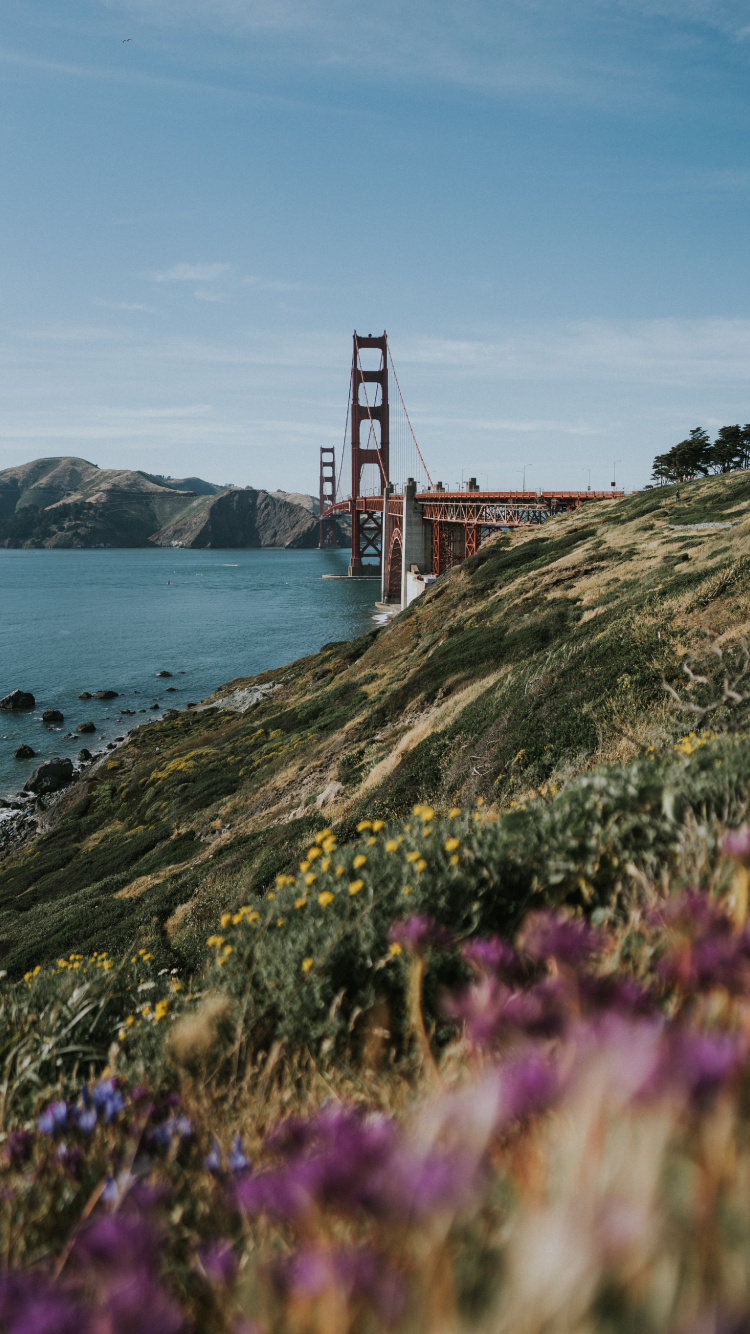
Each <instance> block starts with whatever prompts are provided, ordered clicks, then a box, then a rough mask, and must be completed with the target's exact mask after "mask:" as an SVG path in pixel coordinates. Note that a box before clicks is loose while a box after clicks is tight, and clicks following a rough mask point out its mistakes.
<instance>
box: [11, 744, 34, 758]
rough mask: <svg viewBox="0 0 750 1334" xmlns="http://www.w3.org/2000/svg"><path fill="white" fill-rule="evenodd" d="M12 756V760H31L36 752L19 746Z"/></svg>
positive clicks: (27, 747)
mask: <svg viewBox="0 0 750 1334" xmlns="http://www.w3.org/2000/svg"><path fill="white" fill-rule="evenodd" d="M13 754H14V758H15V759H17V760H33V758H34V756H35V755H36V751H35V750H32V749H31V746H19V747H18V750H16V751H14V752H13Z"/></svg>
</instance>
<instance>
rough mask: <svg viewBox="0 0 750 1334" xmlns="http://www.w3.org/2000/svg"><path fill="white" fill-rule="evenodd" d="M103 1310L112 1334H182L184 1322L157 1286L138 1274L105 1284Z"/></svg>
mask: <svg viewBox="0 0 750 1334" xmlns="http://www.w3.org/2000/svg"><path fill="white" fill-rule="evenodd" d="M103 1305H104V1309H105V1311H106V1313H107V1317H108V1320H109V1322H110V1323H109V1328H110V1329H111V1330H112V1334H182V1332H183V1331H184V1329H185V1321H184V1318H183V1316H182V1313H181V1311H180V1309H179V1307H178V1306H177V1305H176V1303H175V1302H174V1301H173V1300H172V1298H171V1297H170V1296H169V1295H168V1294H167V1293H166V1292H165V1291H164V1289H163V1288H162V1287H161V1285H160V1284H159V1283H157V1282H156V1281H155V1280H154V1279H153V1278H151V1277H149V1276H144V1275H143V1274H142V1273H141V1272H139V1271H137V1270H132V1271H130V1272H125V1273H123V1274H122V1275H118V1276H117V1278H114V1279H113V1280H112V1281H111V1282H110V1283H109V1284H107V1286H106V1289H105V1293H104V1302H103Z"/></svg>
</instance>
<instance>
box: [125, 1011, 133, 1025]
mask: <svg viewBox="0 0 750 1334" xmlns="http://www.w3.org/2000/svg"><path fill="white" fill-rule="evenodd" d="M125 1023H126V1024H127V1026H128V1028H130V1027H131V1025H132V1024H134V1023H135V1015H134V1014H129V1015H128V1017H127V1019H126V1020H125Z"/></svg>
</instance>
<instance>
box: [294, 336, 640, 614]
mask: <svg viewBox="0 0 750 1334" xmlns="http://www.w3.org/2000/svg"><path fill="white" fill-rule="evenodd" d="M391 378H392V380H393V385H394V386H395V390H396V393H395V396H394V398H393V400H392V399H391V395H390V381H391ZM363 437H364V438H363ZM347 463H348V464H349V465H350V466H351V489H350V490H349V491H348V493H346V494H345V492H344V489H343V487H342V477H343V476H344V470H345V464H347ZM347 472H348V469H347ZM624 494H625V493H624V491H617V490H615V489H614V487H613V489H611V490H609V491H590V490H587V491H539V492H536V491H480V490H479V487H478V486H477V482H476V478H474V477H471V478H470V479H469V481H468V482H467V483H466V484H465V486H464V485H463V484H461V485H459V486H457V487H456V489H455V490H451V489H450V487H445V486H443V483H442V482H433V480H432V477H431V476H430V473H429V470H428V468H427V464H426V463H425V461H424V458H423V456H422V451H421V450H420V448H419V445H418V443H417V439H416V436H415V434H414V431H413V429H412V425H411V421H410V419H409V414H408V412H407V410H406V404H405V403H404V400H403V396H402V394H401V386H400V385H399V382H398V376H397V374H396V368H395V366H394V364H393V358H392V356H391V352H390V348H389V345H388V337H387V335H386V334H385V333H383V335H382V337H377V338H376V337H373V336H372V335H371V334H368V335H367V336H366V337H365V336H363V335H362V334H357V333H355V334H354V343H353V352H352V373H351V381H350V388H349V404H348V408H347V419H346V427H345V431H344V442H343V446H342V450H341V456H340V461H339V468H338V472H337V470H336V451H335V449H333V448H332V447H330V446H323V448H321V451H320V546H321V547H330V546H336V545H337V541H338V537H337V524H336V519H337V518H338V517H341V516H344V515H348V516H349V519H350V522H351V551H352V554H351V560H350V562H349V575H350V576H351V577H352V578H379V579H380V587H381V601H382V602H383V603H385V604H388V605H392V606H395V607H406V606H407V605H408V604H409V602H411V601H412V599H413V598H414V597H416V596H417V595H418V594H419V593H421V592H422V591H423V590H424V588H425V585H426V584H427V583H429V582H431V580H433V579H436V578H437V577H438V575H440V574H443V573H444V572H445V571H446V570H448V569H450V568H451V566H453V565H457V564H458V563H459V562H460V561H462V560H465V559H466V557H467V556H472V555H473V554H474V552H475V551H476V550H477V549H478V547H479V546H480V545H481V543H482V542H483V541H484V540H485V539H486V538H487V537H488V536H489V535H490V534H491V533H493V532H497V531H498V530H502V529H506V530H507V529H510V528H520V527H526V526H528V525H534V524H535V525H541V524H543V523H546V522H547V520H548V519H549V518H551V517H552V515H553V514H559V513H561V512H564V511H566V510H571V509H577V508H578V506H579V505H582V504H584V503H585V502H587V501H591V500H618V499H620V498H621V497H622V496H624Z"/></svg>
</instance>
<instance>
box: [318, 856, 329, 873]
mask: <svg viewBox="0 0 750 1334" xmlns="http://www.w3.org/2000/svg"><path fill="white" fill-rule="evenodd" d="M330 865H331V859H330V857H324V858H323V860H322V862H321V863H320V869H321V871H327V870H328V867H329V866H330Z"/></svg>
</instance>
